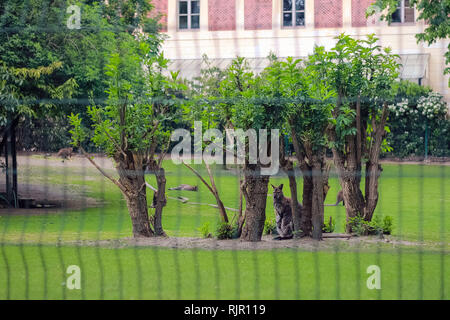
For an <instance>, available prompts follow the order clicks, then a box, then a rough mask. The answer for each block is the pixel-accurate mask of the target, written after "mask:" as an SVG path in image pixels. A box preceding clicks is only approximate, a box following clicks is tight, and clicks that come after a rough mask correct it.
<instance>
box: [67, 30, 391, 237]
mask: <svg viewBox="0 0 450 320" xmlns="http://www.w3.org/2000/svg"><path fill="white" fill-rule="evenodd" d="M336 40H337V43H336V46H335V47H334V48H333V49H331V50H329V51H327V50H325V49H324V48H323V47H316V48H315V49H314V52H313V54H311V55H310V56H309V57H308V58H307V59H305V60H295V59H292V58H288V59H286V60H280V59H278V58H277V57H274V56H272V57H270V64H269V66H268V67H267V68H266V69H265V70H264V71H263V72H262V73H261V74H255V73H254V72H252V71H251V70H250V68H249V67H248V64H247V62H246V60H245V59H244V58H236V59H235V60H234V61H233V62H232V63H231V65H230V66H229V67H228V68H227V69H226V70H218V69H216V68H210V69H209V70H206V71H204V72H203V73H202V76H203V79H201V81H200V85H193V86H190V89H189V90H187V87H186V86H185V85H183V84H182V83H181V80H180V79H178V77H177V74H176V73H170V75H168V73H167V72H166V73H165V72H164V70H165V69H166V67H167V60H165V59H164V58H163V56H162V54H160V53H159V52H158V50H156V47H153V48H152V47H151V45H150V44H149V43H148V41H147V39H146V38H143V37H135V38H134V39H130V41H127V42H122V43H121V45H120V46H119V47H118V48H117V52H115V53H114V54H112V55H111V56H110V57H109V63H108V64H107V67H106V75H107V77H108V89H107V93H108V99H107V102H106V103H105V104H104V105H92V106H90V107H89V111H88V113H89V115H90V117H91V121H92V123H93V128H94V129H95V133H94V135H93V137H92V138H91V139H92V141H93V142H94V143H95V144H96V145H97V146H99V147H101V148H102V149H104V150H106V152H107V154H108V156H109V157H111V158H112V159H113V160H114V162H115V163H116V168H117V172H118V176H119V178H118V179H116V178H114V177H112V176H110V175H108V174H107V173H106V172H104V171H102V170H101V168H99V167H98V166H97V165H96V164H95V161H94V160H93V159H91V158H89V159H90V160H91V162H92V163H93V164H94V165H96V166H97V167H98V168H99V170H101V171H102V173H103V174H104V175H105V176H106V177H107V178H109V179H110V180H111V181H112V182H113V183H115V184H116V185H117V186H118V187H119V188H120V190H121V191H122V193H123V194H124V196H125V198H126V200H127V203H128V208H129V213H130V216H131V220H132V224H133V234H134V236H137V237H138V236H152V235H164V231H163V229H162V224H161V216H162V208H163V207H164V205H165V177H164V170H163V168H162V165H163V162H162V159H163V156H164V155H165V153H166V152H167V150H168V141H169V136H170V133H171V132H170V128H174V127H175V125H174V124H175V121H176V120H177V119H180V118H181V115H180V111H181V110H183V111H184V112H183V115H184V116H185V117H186V118H185V119H186V120H187V121H192V122H193V121H194V120H201V121H202V122H203V123H205V124H206V125H205V128H211V127H213V128H214V127H216V128H222V129H225V130H226V129H242V130H243V131H246V130H249V129H255V130H256V131H257V132H258V130H259V129H268V130H270V129H280V128H281V132H282V137H281V139H280V140H281V142H280V143H279V145H281V146H283V144H284V143H283V142H284V139H285V138H284V137H285V136H286V137H288V139H290V140H291V142H292V144H293V145H294V149H295V156H296V161H292V159H290V158H288V157H287V156H286V153H285V152H284V148H283V147H281V148H279V149H278V148H276V149H274V148H271V147H270V146H269V147H268V148H267V150H265V151H266V152H267V153H268V154H264V156H266V157H272V158H274V154H273V152H274V151H273V150H276V151H275V152H277V153H279V154H278V155H279V156H280V159H281V162H280V163H281V166H282V168H283V170H285V171H286V172H287V173H288V174H289V181H290V189H291V193H292V195H293V197H292V213H293V221H294V229H295V234H296V235H298V236H312V237H313V238H315V239H321V238H322V226H323V212H324V205H323V202H324V199H325V197H326V194H327V191H328V188H329V187H328V171H329V165H327V163H326V161H325V152H326V149H327V148H329V149H331V150H332V152H333V158H334V164H335V167H336V169H337V173H338V176H339V181H340V184H341V186H342V190H343V195H344V202H345V206H346V211H347V217H348V218H352V217H355V216H361V217H363V218H364V219H365V220H367V221H370V220H371V218H372V215H373V212H374V210H375V208H376V205H377V201H378V190H377V189H378V177H379V175H380V170H381V167H380V165H379V162H378V159H379V155H380V152H381V149H382V148H383V141H384V137H385V134H386V130H385V129H386V123H387V119H388V114H389V108H388V105H389V104H390V103H391V102H392V101H391V100H392V99H393V98H394V96H395V93H394V92H393V90H392V87H393V83H394V82H395V81H396V79H397V77H398V67H399V65H398V63H397V57H396V56H395V55H393V54H391V52H390V51H389V49H383V48H381V47H380V46H378V45H377V39H376V38H375V37H374V36H368V37H367V39H363V40H356V39H353V38H351V37H349V36H346V35H341V36H340V37H338V38H337V39H336ZM216 76H217V77H216ZM197 84H198V83H197ZM180 98H181V99H180ZM71 123H72V125H73V127H74V128H73V130H72V131H71V133H72V135H73V143H74V145H76V146H79V147H80V148H81V150H83V148H82V143H83V141H84V140H85V138H86V131H85V130H84V129H83V126H82V122H81V119H80V117H79V115H72V116H71ZM212 138H213V137H210V141H209V144H211V143H213V142H214V139H212ZM259 138H260V139H261V137H259ZM268 141H271V142H269V144H270V143H273V140H271V139H268ZM276 142H277V144H278V141H276ZM244 143H245V144H246V148H245V152H246V155H245V161H244V164H243V165H242V168H241V169H242V171H241V172H242V179H241V194H242V197H243V203H245V211H244V212H243V213H241V214H240V217H239V219H237V223H238V224H239V229H240V233H241V234H240V237H241V239H244V240H248V241H258V240H260V239H261V236H262V233H263V229H264V221H265V209H266V199H267V191H268V182H269V178H270V176H268V175H264V174H262V173H261V170H262V168H264V167H265V166H267V163H266V162H262V161H261V155H260V157H259V159H258V162H257V163H252V162H251V161H250V160H249V159H250V148H251V147H250V146H249V145H248V141H245V142H244ZM202 147H203V148H206V147H208V142H206V144H205V145H203V146H202ZM221 147H222V146H221ZM156 151H159V155H157V154H156ZM83 152H84V151H83ZM86 155H87V154H86ZM295 165H297V166H298V167H299V168H300V170H301V171H302V174H303V180H304V181H303V201H302V203H303V209H302V210H300V201H299V199H297V196H296V195H297V182H296V178H295V175H293V174H292V172H293V168H294V166H295ZM146 169H150V170H151V172H153V173H154V174H155V177H156V181H157V188H156V197H155V198H156V214H155V217H154V219H153V220H152V223H153V226H151V225H150V224H149V218H148V210H147V197H146V181H145V171H146ZM208 171H210V170H209V168H208ZM363 177H365V179H364V181H365V185H364V189H363V190H364V193H363V190H362V188H361V182H362V178H363ZM210 178H211V184H212V185H213V186H214V179H213V177H212V174H211V173H210ZM213 193H214V194H215V196H216V199H218V201H220V197H219V195H218V192H217V189H215V188H214V190H213ZM218 204H219V207H220V208H223V205H222V206H220V203H218ZM222 216H223V217H224V220H225V221H227V220H228V219H227V218H226V214H225V216H224V215H222ZM347 231H351V230H350V227H349V228H348V229H347Z"/></svg>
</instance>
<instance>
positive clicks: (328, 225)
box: [322, 216, 336, 233]
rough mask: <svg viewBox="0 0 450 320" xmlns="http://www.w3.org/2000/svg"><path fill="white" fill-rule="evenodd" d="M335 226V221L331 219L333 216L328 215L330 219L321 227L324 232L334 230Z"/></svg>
mask: <svg viewBox="0 0 450 320" xmlns="http://www.w3.org/2000/svg"><path fill="white" fill-rule="evenodd" d="M335 227H336V223H335V222H334V220H333V217H331V216H330V220H329V221H328V222H325V223H324V225H323V227H322V232H324V233H332V232H334V229H335Z"/></svg>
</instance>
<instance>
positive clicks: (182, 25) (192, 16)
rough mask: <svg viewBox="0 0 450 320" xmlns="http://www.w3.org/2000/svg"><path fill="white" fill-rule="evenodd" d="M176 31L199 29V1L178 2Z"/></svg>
mask: <svg viewBox="0 0 450 320" xmlns="http://www.w3.org/2000/svg"><path fill="white" fill-rule="evenodd" d="M178 29H180V30H186V29H200V1H199V0H195V1H194V0H188V1H178Z"/></svg>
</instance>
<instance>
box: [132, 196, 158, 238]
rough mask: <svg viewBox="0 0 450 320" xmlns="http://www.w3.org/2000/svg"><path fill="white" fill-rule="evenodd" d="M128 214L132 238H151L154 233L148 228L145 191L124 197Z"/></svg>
mask: <svg viewBox="0 0 450 320" xmlns="http://www.w3.org/2000/svg"><path fill="white" fill-rule="evenodd" d="M125 198H126V200H127V207H128V212H129V214H130V217H131V223H132V226H133V237H134V238H139V237H152V236H154V235H155V234H154V232H153V230H152V229H151V227H150V221H149V219H148V210H147V197H146V195H145V189H144V190H143V191H141V192H139V193H129V194H128V195H126V196H125Z"/></svg>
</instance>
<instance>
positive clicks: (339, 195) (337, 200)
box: [335, 190, 345, 206]
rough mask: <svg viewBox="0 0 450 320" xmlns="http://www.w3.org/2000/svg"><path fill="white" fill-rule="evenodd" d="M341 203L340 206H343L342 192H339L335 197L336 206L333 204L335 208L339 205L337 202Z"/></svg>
mask: <svg viewBox="0 0 450 320" xmlns="http://www.w3.org/2000/svg"><path fill="white" fill-rule="evenodd" d="M341 201H342V205H345V204H344V192H343V191H342V190H339V192H338V194H337V196H336V204H335V206H337V205H338V204H339V202H341Z"/></svg>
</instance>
